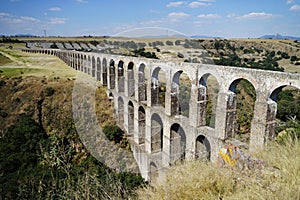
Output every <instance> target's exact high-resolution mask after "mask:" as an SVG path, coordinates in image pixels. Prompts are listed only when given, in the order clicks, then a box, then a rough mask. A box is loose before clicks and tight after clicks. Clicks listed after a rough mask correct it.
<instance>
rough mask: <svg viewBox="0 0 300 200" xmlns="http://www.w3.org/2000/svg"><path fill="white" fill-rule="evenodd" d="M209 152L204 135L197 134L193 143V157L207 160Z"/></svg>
mask: <svg viewBox="0 0 300 200" xmlns="http://www.w3.org/2000/svg"><path fill="white" fill-rule="evenodd" d="M210 154H211V146H210V142H209V141H208V139H207V138H206V137H205V136H204V135H199V136H198V137H197V138H196V143H195V158H196V159H199V160H204V161H209V160H210Z"/></svg>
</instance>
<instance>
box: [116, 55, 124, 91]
mask: <svg viewBox="0 0 300 200" xmlns="http://www.w3.org/2000/svg"><path fill="white" fill-rule="evenodd" d="M124 79H125V78H124V62H123V61H122V60H120V61H119V63H118V92H124V82H125V80H124Z"/></svg>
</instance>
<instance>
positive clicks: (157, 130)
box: [151, 113, 164, 153]
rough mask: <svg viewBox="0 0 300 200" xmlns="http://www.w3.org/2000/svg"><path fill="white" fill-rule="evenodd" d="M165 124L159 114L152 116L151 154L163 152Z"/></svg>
mask: <svg viewBox="0 0 300 200" xmlns="http://www.w3.org/2000/svg"><path fill="white" fill-rule="evenodd" d="M163 133H164V132H163V122H162V120H161V117H160V116H159V115H158V114H156V113H155V114H153V115H152V116H151V152H152V153H155V152H161V151H162V148H163Z"/></svg>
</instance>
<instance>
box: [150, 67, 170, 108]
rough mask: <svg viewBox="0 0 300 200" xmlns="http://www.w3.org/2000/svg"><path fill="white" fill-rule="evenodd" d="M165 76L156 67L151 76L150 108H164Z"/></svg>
mask: <svg viewBox="0 0 300 200" xmlns="http://www.w3.org/2000/svg"><path fill="white" fill-rule="evenodd" d="M166 78H167V77H166V74H165V72H164V71H163V70H162V69H161V68H160V67H156V68H155V69H154V70H153V73H152V76H151V106H163V107H165V96H166Z"/></svg>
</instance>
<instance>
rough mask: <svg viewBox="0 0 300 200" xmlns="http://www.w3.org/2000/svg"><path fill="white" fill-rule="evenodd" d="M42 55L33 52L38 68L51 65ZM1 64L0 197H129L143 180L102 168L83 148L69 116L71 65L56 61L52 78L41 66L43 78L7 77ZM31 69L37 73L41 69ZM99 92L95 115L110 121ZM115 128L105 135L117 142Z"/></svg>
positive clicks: (132, 175) (104, 101) (101, 164)
mask: <svg viewBox="0 0 300 200" xmlns="http://www.w3.org/2000/svg"><path fill="white" fill-rule="evenodd" d="M17 54H18V55H20V57H19V58H16V59H20V60H23V61H24V63H27V62H28V61H27V58H25V56H26V55H25V54H23V53H22V54H21V53H17ZM45 57H47V58H48V56H44V55H41V56H40V57H39V56H38V55H36V62H39V61H40V60H42V61H43V62H44V65H43V67H44V68H50V67H52V65H53V63H52V61H53V60H51V59H46V58H45ZM28 59H29V58H28ZM48 62H49V64H48ZM30 64H31V63H30ZM29 66H30V67H31V65H29ZM64 68H66V69H67V70H66V71H64ZM3 69H4V72H3V73H2V74H0V93H1V96H0V150H1V154H0V174H1V175H0V196H1V198H3V199H61V198H67V199H111V198H113V199H127V198H132V197H133V196H134V194H135V192H134V190H135V188H136V187H138V186H139V185H141V184H143V183H144V181H143V179H142V178H141V176H139V175H138V174H132V173H128V172H117V171H116V170H113V169H110V168H108V167H107V166H105V165H104V164H103V163H102V162H100V161H99V160H97V159H95V158H94V157H93V155H92V154H91V153H90V152H88V151H87V149H86V148H85V146H84V145H83V143H82V141H81V139H80V137H79V135H78V134H77V131H76V128H75V124H74V121H73V115H72V91H73V84H74V81H73V80H71V79H70V78H66V76H67V77H68V74H70V73H71V72H69V71H68V70H72V69H70V68H68V67H67V66H65V65H63V64H62V65H60V77H56V78H51V76H49V74H48V72H47V71H44V72H43V73H44V75H45V76H44V77H43V76H41V77H37V76H25V75H23V74H20V73H15V74H11V75H10V76H7V72H6V69H8V68H3ZM11 69H12V70H13V69H14V68H11ZM29 69H30V68H29ZM32 73H34V72H32ZM72 73H73V72H72ZM36 74H37V75H38V76H40V75H41V72H36ZM48 76H49V78H47V77H48ZM104 97H106V93H105V89H103V88H100V89H98V90H97V91H96V99H97V104H96V105H95V107H96V110H97V112H98V113H97V115H98V118H99V120H100V122H101V123H103V125H104V126H105V125H106V126H113V125H114V124H113V123H111V122H112V121H113V120H112V113H111V111H112V109H109V108H110V106H111V105H110V102H109V101H107V97H106V98H104ZM104 107H105V108H106V109H105V110H104V109H103V108H104ZM110 124H111V125H110ZM115 131H116V130H115V129H111V130H110V133H109V134H110V135H111V139H112V140H113V141H115V142H117V141H116V139H119V138H117V137H116V136H119V134H118V132H115ZM125 139H126V138H123V137H122V138H121V142H123V143H124V148H128V146H127V143H126V142H125V141H126V140H125Z"/></svg>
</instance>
